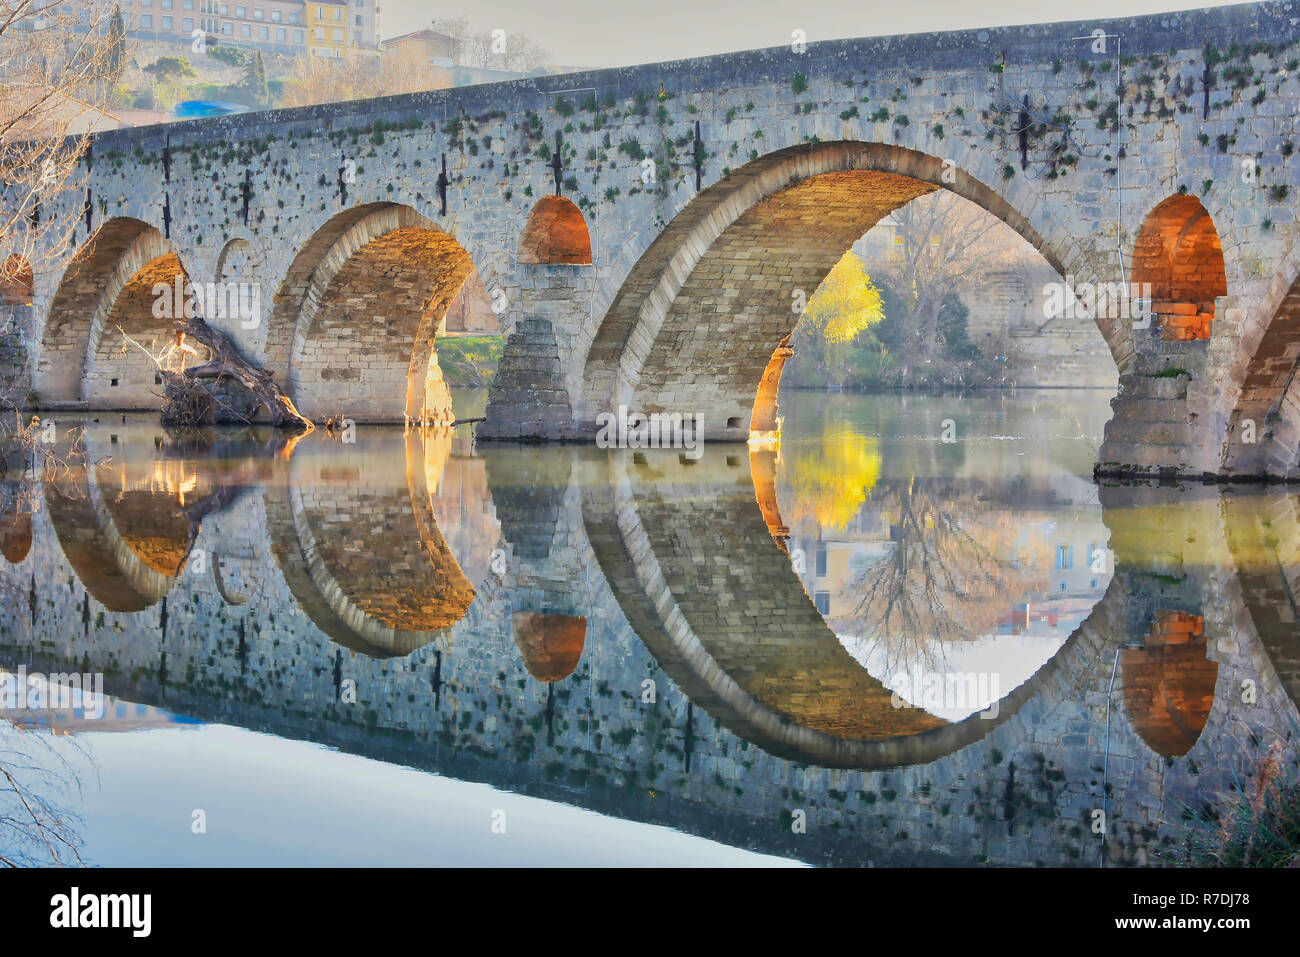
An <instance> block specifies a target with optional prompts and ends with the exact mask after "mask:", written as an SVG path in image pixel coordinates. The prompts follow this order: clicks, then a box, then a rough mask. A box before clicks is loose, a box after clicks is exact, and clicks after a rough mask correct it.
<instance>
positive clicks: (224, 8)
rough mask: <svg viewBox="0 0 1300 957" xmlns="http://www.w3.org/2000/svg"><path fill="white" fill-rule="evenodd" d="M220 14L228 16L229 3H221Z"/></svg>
mask: <svg viewBox="0 0 1300 957" xmlns="http://www.w3.org/2000/svg"><path fill="white" fill-rule="evenodd" d="M221 15H222V16H223V17H228V16H230V5H229V4H226V3H223V4H222V5H221Z"/></svg>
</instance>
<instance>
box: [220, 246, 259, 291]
mask: <svg viewBox="0 0 1300 957" xmlns="http://www.w3.org/2000/svg"><path fill="white" fill-rule="evenodd" d="M260 258H261V257H260V255H259V254H258V251H257V249H256V247H254V246H253V244H252V243H251V242H249V241H248V240H247V239H244V238H243V237H242V236H236V237H235V238H234V239H231V240H230V241H229V242H227V243H226V245H224V246H222V247H221V252H220V253H218V254H217V268H216V272H215V275H214V277H213V278H214V279H215V280H216V281H217V282H228V281H231V280H236V279H239V278H240V277H242V276H246V274H247V273H248V271H249V269H250V268H251V267H252V265H253V264H254V263H255V262H256V261H257V260H258V259H260Z"/></svg>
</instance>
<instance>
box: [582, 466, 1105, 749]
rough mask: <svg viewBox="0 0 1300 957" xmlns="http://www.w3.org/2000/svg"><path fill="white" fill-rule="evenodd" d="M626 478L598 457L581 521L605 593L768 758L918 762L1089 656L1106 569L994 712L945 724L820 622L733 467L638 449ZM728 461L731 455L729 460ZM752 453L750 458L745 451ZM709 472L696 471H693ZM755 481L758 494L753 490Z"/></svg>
mask: <svg viewBox="0 0 1300 957" xmlns="http://www.w3.org/2000/svg"><path fill="white" fill-rule="evenodd" d="M643 455H644V456H645V459H646V463H645V464H644V465H642V466H641V467H640V468H641V472H642V474H640V475H639V476H637V477H636V478H635V479H634V478H632V477H631V476H630V475H629V470H630V468H635V467H636V466H635V465H632V464H631V460H630V459H629V458H627V457H626V456H622V455H617V454H610V455H609V456H608V460H607V464H608V473H609V482H608V484H607V485H603V486H602V485H599V484H592V485H590V486H589V487H588V489H587V491H586V494H585V495H584V499H583V518H584V524H585V526H586V529H587V534H588V537H589V539H590V541H591V543H592V548H593V550H594V551H595V554H596V557H597V560H598V562H599V563H600V567H601V570H602V572H603V573H604V575H605V578H606V580H607V581H608V582H609V585H610V588H611V589H612V591H613V594H614V596H615V599H616V600H617V602H618V604H619V606H620V607H621V608H622V610H623V613H624V614H625V615H626V616H627V618H628V620H629V622H630V623H631V624H632V627H633V628H634V629H635V630H636V632H637V634H638V635H639V636H640V637H641V639H642V640H643V641H644V642H645V643H646V645H647V646H648V647H649V648H650V650H651V652H652V653H653V654H654V656H655V658H656V659H657V660H658V662H659V664H660V665H661V666H662V667H663V668H664V670H665V671H666V672H667V673H668V675H669V677H671V678H672V680H673V681H674V682H676V683H677V685H678V686H679V687H680V688H681V689H682V690H683V691H684V692H685V693H686V694H687V695H688V696H689V697H690V699H691V700H692V702H694V703H695V704H696V705H698V706H701V707H703V708H704V709H705V710H707V711H708V712H709V714H710V715H711V716H712V717H713V718H714V719H715V720H717V721H719V722H720V723H721V724H723V725H725V726H726V727H727V728H729V729H730V730H731V731H733V732H734V733H736V734H737V735H739V736H740V737H742V738H744V739H746V740H748V741H751V742H753V743H754V744H757V745H758V746H760V747H762V748H763V749H764V750H766V751H768V752H770V753H772V754H775V755H777V756H780V757H785V758H789V759H792V760H796V761H802V762H806V763H812V764H817V765H822V766H828V767H845V768H861V769H881V768H891V767H899V766H904V765H912V764H924V763H928V762H930V761H934V760H937V759H939V758H941V757H944V756H945V755H948V754H951V753H952V752H955V751H957V750H960V749H961V748H964V747H966V746H968V745H970V744H973V743H975V742H977V741H979V740H981V739H983V738H984V737H985V736H987V735H988V734H989V733H990V732H991V731H993V729H995V728H997V727H998V726H999V725H1000V724H1002V723H1003V722H1005V721H1006V720H1007V719H1008V718H1010V717H1011V716H1012V715H1014V714H1015V713H1016V712H1017V711H1019V710H1020V708H1021V707H1022V706H1024V705H1025V704H1026V703H1027V702H1028V701H1030V700H1032V699H1033V698H1035V697H1036V696H1037V695H1038V694H1040V693H1041V692H1042V691H1043V690H1044V689H1047V688H1051V687H1053V686H1054V682H1058V681H1059V679H1058V675H1059V674H1060V670H1061V669H1062V668H1068V667H1070V665H1067V664H1065V662H1070V664H1071V665H1077V664H1078V662H1077V661H1074V660H1073V659H1076V658H1077V657H1078V656H1080V655H1083V656H1088V655H1091V654H1092V653H1093V652H1092V646H1091V645H1090V644H1089V643H1088V642H1087V641H1086V640H1085V641H1082V642H1081V641H1080V635H1081V634H1082V633H1083V632H1084V631H1085V630H1087V628H1088V627H1089V624H1088V623H1089V622H1090V621H1092V620H1093V619H1094V617H1095V616H1098V615H1102V616H1106V618H1103V619H1099V620H1107V619H1108V618H1109V617H1111V616H1112V613H1111V612H1110V611H1109V610H1108V609H1106V608H1105V606H1106V605H1107V602H1108V598H1109V596H1110V594H1111V592H1112V591H1116V592H1117V593H1118V592H1119V591H1120V589H1117V588H1116V587H1115V580H1112V583H1111V586H1110V587H1108V589H1107V593H1106V596H1103V598H1102V600H1101V602H1099V603H1098V605H1097V607H1095V608H1094V609H1093V611H1092V613H1091V614H1090V616H1089V618H1088V619H1086V620H1085V622H1084V623H1083V625H1081V626H1080V628H1079V629H1077V630H1076V631H1075V632H1074V634H1072V635H1071V636H1070V638H1069V639H1067V640H1066V642H1065V644H1064V645H1063V646H1062V647H1061V648H1060V650H1058V651H1057V653H1056V654H1055V655H1054V656H1053V657H1052V658H1051V659H1049V660H1048V661H1047V662H1046V663H1045V664H1044V665H1043V666H1042V667H1041V668H1040V669H1039V670H1038V671H1037V672H1036V673H1035V674H1034V675H1033V676H1032V677H1031V678H1030V679H1029V680H1028V681H1025V682H1024V683H1023V684H1021V685H1019V686H1018V687H1016V688H1015V689H1013V690H1012V691H1011V692H1009V693H1008V694H1006V695H1005V696H1003V697H1002V698H1001V699H1000V700H999V701H998V702H997V710H996V714H988V715H987V716H986V715H985V714H982V713H976V714H973V715H971V716H970V717H968V718H965V719H963V720H961V721H958V722H951V723H950V722H947V721H944V720H943V719H941V718H938V717H935V716H933V715H930V714H928V713H927V712H924V711H922V710H920V709H915V708H897V707H895V706H894V704H893V700H892V694H891V691H890V690H889V689H888V688H886V687H885V686H884V685H883V684H882V683H881V682H880V681H879V680H877V679H876V678H874V677H872V676H871V675H870V674H869V673H868V672H867V671H866V669H865V668H863V667H862V666H861V665H860V664H859V663H858V662H857V661H856V660H855V659H853V657H852V656H851V655H850V654H849V652H848V651H847V650H846V649H845V648H844V646H843V644H841V642H840V640H839V639H838V638H837V637H836V635H835V634H834V632H833V631H832V630H831V629H830V628H829V627H828V626H827V624H826V622H825V620H824V619H823V618H822V616H821V614H820V613H819V612H818V611H817V608H816V606H815V605H814V603H813V601H812V600H811V599H810V598H809V597H808V594H807V592H806V590H805V589H804V586H803V583H802V582H801V581H800V580H799V578H798V576H797V575H796V574H795V572H794V570H793V568H792V567H791V564H790V558H789V556H788V554H787V553H786V551H785V549H784V548H783V547H782V546H781V544H779V542H778V541H777V538H776V537H774V535H775V534H777V533H779V531H780V530H782V529H784V525H783V524H782V522H781V519H780V515H779V513H778V512H777V511H776V507H775V501H774V499H773V497H772V496H771V495H770V494H764V493H763V492H762V491H761V490H762V489H763V488H764V487H765V483H763V482H762V481H761V480H760V479H759V478H758V477H753V476H751V474H750V473H749V472H747V471H745V470H744V469H743V468H741V467H739V464H738V463H737V464H736V465H731V466H729V468H730V476H731V477H730V478H729V479H727V480H725V483H724V480H719V479H717V478H716V477H717V476H718V475H719V474H723V475H726V474H727V470H726V469H724V468H722V467H721V463H720V462H719V461H718V460H719V459H720V458H721V456H722V455H723V453H711V452H708V451H706V452H705V455H704V457H703V461H701V462H699V463H696V464H694V465H687V464H686V463H685V462H683V461H681V460H679V459H678V458H677V456H675V455H668V454H655V453H643ZM733 458H735V457H733ZM757 460H758V459H757V458H756V459H755V461H757ZM710 475H711V476H714V477H715V478H714V480H712V481H711V480H710V479H709V478H706V477H701V476H710ZM756 488H757V489H759V490H760V491H759V492H758V494H757V495H756Z"/></svg>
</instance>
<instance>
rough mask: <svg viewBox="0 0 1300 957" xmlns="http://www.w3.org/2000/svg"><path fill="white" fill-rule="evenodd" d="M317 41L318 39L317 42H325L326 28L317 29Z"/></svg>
mask: <svg viewBox="0 0 1300 957" xmlns="http://www.w3.org/2000/svg"><path fill="white" fill-rule="evenodd" d="M316 39H317V40H324V39H325V28H324V27H317V28H316Z"/></svg>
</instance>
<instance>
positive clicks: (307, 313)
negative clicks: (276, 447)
mask: <svg viewBox="0 0 1300 957" xmlns="http://www.w3.org/2000/svg"><path fill="white" fill-rule="evenodd" d="M472 269H473V263H472V261H471V259H470V255H469V253H468V252H466V250H465V249H464V247H463V246H461V245H460V243H458V242H457V241H456V240H455V239H454V238H453V237H452V236H451V235H450V234H448V233H446V232H444V231H443V230H442V229H440V228H439V227H438V226H437V225H436V224H434V223H433V222H432V221H431V220H429V219H427V218H426V217H424V216H422V215H421V214H420V213H418V212H416V211H415V210H414V209H412V208H411V207H409V206H402V205H397V204H393V203H372V204H368V205H365V206H358V207H355V208H353V209H350V210H346V211H344V212H342V213H339V214H338V215H337V216H335V217H333V218H332V219H331V220H329V222H327V223H326V224H325V225H324V226H322V227H321V228H320V229H319V230H317V232H316V234H315V235H314V236H312V238H311V239H310V240H309V241H308V242H307V244H306V245H305V246H304V247H303V249H302V250H301V251H300V252H299V253H298V255H297V256H296V257H295V259H294V261H293V263H292V264H291V265H290V267H289V270H288V273H287V274H286V276H285V279H284V281H283V282H282V283H281V285H280V289H279V292H278V293H277V294H276V296H275V302H274V306H273V310H272V316H271V322H270V328H269V329H268V334H267V347H266V368H267V369H269V370H270V371H271V373H272V374H273V375H276V376H283V380H282V381H284V383H285V385H286V391H287V392H288V393H289V395H290V397H291V398H292V399H293V400H294V402H295V404H296V405H297V406H298V408H299V409H300V410H301V411H302V412H303V414H304V415H307V416H309V417H313V418H317V419H320V418H324V417H326V416H328V415H333V414H336V413H344V414H346V415H347V416H348V417H350V418H352V419H354V420H356V421H369V422H402V421H403V420H404V417H409V418H411V419H421V420H423V421H426V422H427V423H429V424H431V425H440V424H448V423H450V422H451V421H452V420H453V419H454V418H455V416H454V414H453V412H452V409H451V395H450V393H449V392H448V390H447V386H446V384H445V383H444V381H443V378H442V372H441V370H440V369H439V367H438V360H437V353H436V350H435V347H434V338H435V337H436V335H437V334H438V332H439V331H440V330H441V327H442V323H443V321H444V318H445V316H446V313H447V309H448V307H449V306H450V305H451V303H452V301H453V300H454V299H455V298H456V296H457V294H458V293H459V292H460V289H461V287H462V285H463V284H464V282H465V280H466V277H468V276H469V274H470V272H471V271H472Z"/></svg>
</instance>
